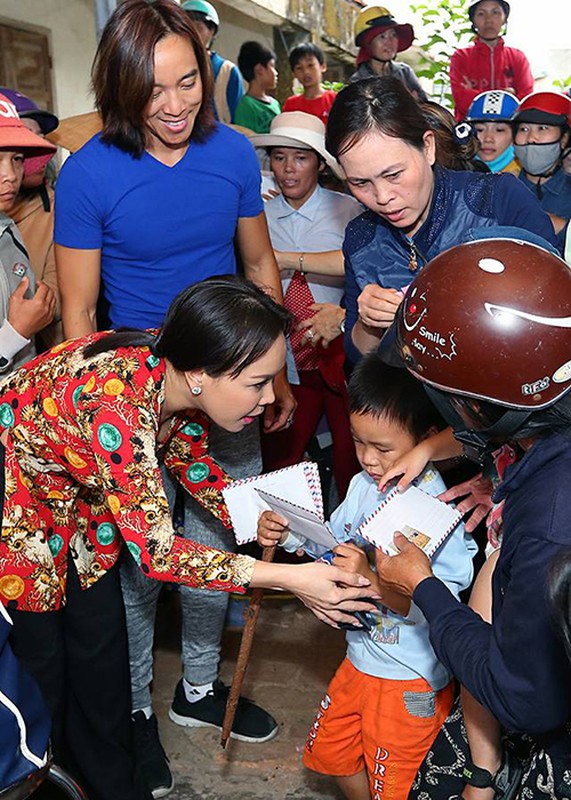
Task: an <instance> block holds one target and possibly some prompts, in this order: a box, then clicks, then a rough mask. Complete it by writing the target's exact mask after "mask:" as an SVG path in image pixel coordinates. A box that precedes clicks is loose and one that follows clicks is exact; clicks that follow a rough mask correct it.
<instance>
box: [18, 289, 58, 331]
mask: <svg viewBox="0 0 571 800" xmlns="http://www.w3.org/2000/svg"><path fill="white" fill-rule="evenodd" d="M29 288H30V279H29V278H26V277H24V278H22V280H21V281H20V283H19V284H18V285H17V286H16V288H15V289H14V291H13V292H12V294H11V295H10V299H9V301H8V322H9V323H10V325H11V326H12V327H13V328H14V330H15V331H17V332H18V333H19V334H20V336H24V337H25V338H26V339H31V338H32V336H33V335H34V334H35V333H37V332H38V331H41V330H42V328H45V327H46V325H49V324H50V322H51V321H52V320H53V318H54V314H55V309H56V299H55V295H54V293H53V292H52V290H51V289H50V287H49V286H47V285H46V284H45V283H43V282H42V281H38V285H37V287H36V293H35V295H34V296H33V297H32V298H30V299H28V298H27V297H24V295H25V294H26V292H27V291H28V289H29Z"/></svg>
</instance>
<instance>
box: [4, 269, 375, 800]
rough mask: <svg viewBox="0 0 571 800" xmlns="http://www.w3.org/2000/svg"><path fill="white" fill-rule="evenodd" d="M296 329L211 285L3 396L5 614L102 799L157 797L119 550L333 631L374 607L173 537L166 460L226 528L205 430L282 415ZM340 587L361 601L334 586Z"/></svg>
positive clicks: (78, 763) (263, 304) (247, 287)
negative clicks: (277, 594)
mask: <svg viewBox="0 0 571 800" xmlns="http://www.w3.org/2000/svg"><path fill="white" fill-rule="evenodd" d="M287 326H288V315H287V312H285V311H284V310H283V308H281V307H280V306H278V305H276V304H275V303H274V302H273V301H272V300H271V299H270V298H269V297H268V296H267V295H266V294H265V293H264V292H262V291H261V290H260V289H258V288H256V287H255V286H253V285H252V284H250V283H248V282H246V281H242V280H240V279H238V278H236V277H231V276H226V277H222V278H212V279H209V280H207V281H204V282H202V283H199V284H196V285H194V286H193V287H190V288H188V289H186V290H185V291H184V292H182V293H181V294H180V295H179V296H178V298H176V299H175V301H173V304H172V305H171V307H170V309H169V312H168V314H167V317H166V320H165V323H164V326H163V327H162V328H161V330H160V331H159V332H158V334H157V333H154V332H146V331H132V330H121V331H118V332H116V333H103V334H94V335H92V336H89V337H86V338H85V339H76V340H72V341H69V342H65V343H64V344H62V345H58V346H57V347H55V348H53V349H52V350H51V351H49V352H48V353H46V354H44V355H42V356H40V357H38V358H36V359H34V360H33V361H31V362H30V363H29V364H28V365H27V366H26V367H24V368H23V369H21V370H20V371H18V372H16V373H15V374H14V375H12V376H10V378H9V379H8V381H7V382H6V383H5V384H4V386H3V388H2V391H1V394H0V430H2V435H1V437H0V438H1V441H2V444H3V445H4V447H3V448H2V449H3V450H4V448H5V450H4V453H3V455H5V468H4V476H5V482H6V487H5V495H4V515H3V524H2V538H1V542H0V599H1V600H2V602H3V603H4V604H5V605H6V606H7V607H8V609H9V611H10V612H11V615H12V617H13V619H14V634H13V645H14V649H15V652H16V654H17V655H18V656H19V657H20V659H21V660H22V662H23V663H24V664H25V665H26V666H27V667H28V669H29V671H30V672H31V673H32V674H33V675H34V676H35V677H36V679H37V681H38V683H39V685H40V687H41V689H42V691H43V694H44V697H45V699H46V701H47V703H48V705H49V707H50V709H51V711H52V714H53V731H52V741H53V748H54V753H55V756H56V758H57V759H58V760H59V761H60V762H63V763H65V764H67V765H68V766H75V767H76V772H77V773H78V775H79V777H80V778H81V780H82V781H83V782H84V785H85V788H86V790H87V793H88V795H89V797H90V798H91V800H93V799H94V798H96V799H97V798H99V799H100V800H103V799H104V798H105V800H108V798H109V797H113V798H114V800H123V798H125V799H126V798H129V800H135V798H137V800H141V798H148V797H150V795H149V794H148V792H147V790H146V789H145V788H144V787H143V786H142V785H141V784H140V783H139V782H138V780H139V779H138V778H137V776H135V775H134V772H133V769H132V754H131V742H130V730H131V729H130V696H129V670H128V661H127V643H126V633H125V622H124V612H123V606H122V600H121V593H120V588H119V576H118V569H117V559H118V557H119V553H120V551H121V546H122V542H125V543H126V545H127V549H128V550H129V552H130V553H131V555H132V557H133V558H134V559H135V561H136V563H138V564H139V566H140V568H141V570H142V571H143V572H144V573H145V574H147V575H150V576H153V577H155V578H158V579H161V580H165V581H176V582H178V583H184V584H187V585H192V586H199V587H204V588H210V589H218V590H223V591H240V592H243V591H245V589H246V588H247V587H248V586H252V587H256V586H260V587H278V588H285V589H287V590H289V591H293V592H295V593H296V594H298V595H299V596H300V598H301V599H302V600H303V601H304V602H305V603H306V604H307V605H309V606H310V607H312V608H313V610H314V611H315V612H316V613H317V615H318V616H320V617H322V618H324V617H325V618H328V619H329V621H331V622H333V623H335V622H336V621H338V620H340V619H341V618H343V613H342V611H339V610H335V609H336V607H337V605H338V603H339V602H340V601H347V600H349V601H353V600H356V599H357V598H358V597H361V596H364V595H366V594H367V590H366V588H362V587H363V582H362V580H360V579H359V578H358V577H357V576H354V575H349V574H348V573H340V572H339V574H334V572H335V573H337V570H335V571H334V572H333V571H332V568H330V567H328V566H326V565H301V566H291V565H272V564H266V563H261V562H256V561H255V560H254V559H252V558H250V557H248V556H243V555H234V554H231V553H226V552H221V551H217V550H213V549H210V548H207V547H205V546H203V545H201V544H198V543H196V542H194V541H192V540H189V539H184V538H181V537H177V536H176V535H175V533H174V530H173V526H172V521H171V515H170V512H169V506H168V503H167V499H166V496H165V492H164V488H163V483H162V480H161V474H160V469H159V456H160V457H161V459H162V460H163V461H164V463H165V465H166V467H167V468H168V469H169V470H170V471H171V472H172V474H173V475H174V476H175V477H176V478H177V479H178V481H179V482H180V483H181V484H182V485H183V486H184V487H185V488H186V489H187V490H188V491H189V492H191V493H192V494H193V495H194V496H195V497H196V498H197V500H198V501H199V502H200V503H201V504H202V505H204V506H205V507H206V508H208V509H209V510H210V511H211V512H212V513H213V514H215V515H216V516H217V517H219V518H220V519H221V520H222V521H223V522H224V523H225V524H227V525H229V521H228V515H227V511H226V509H225V506H224V503H223V500H222V497H221V493H220V490H221V488H222V487H223V486H224V485H225V484H227V483H228V482H229V481H230V478H229V477H228V476H227V475H225V474H224V473H223V471H222V470H221V469H220V468H219V467H218V466H217V465H216V463H215V462H214V461H213V460H212V459H211V458H210V457H209V455H208V427H209V423H210V420H213V421H215V422H216V423H217V424H218V425H220V426H221V427H223V428H225V429H226V430H229V431H234V432H237V431H239V430H241V429H242V428H243V427H245V426H246V425H248V424H251V423H253V422H254V421H255V418H256V417H258V416H259V415H261V414H262V413H263V411H264V408H265V406H266V405H267V404H268V403H271V402H272V401H273V399H274V393H273V388H272V383H273V379H274V377H275V375H276V374H277V373H278V372H279V370H281V369H282V368H283V365H284V361H285V336H284V333H285V331H286V330H287ZM341 577H342V579H343V582H344V584H346V585H347V586H353V587H360V588H353V589H350V588H345V589H341V588H339V587H338V586H337V585H336V584H335V583H334V581H339V580H341ZM343 605H344V606H345V607H346V608H347V609H349V608H355V607H358V606H361V607H369V605H370V604H369V603H362V602H357V603H354V602H349V603H345V604H343ZM343 605H342V606H341V607H343ZM30 612H34V613H30ZM205 624H208V622H207V620H205Z"/></svg>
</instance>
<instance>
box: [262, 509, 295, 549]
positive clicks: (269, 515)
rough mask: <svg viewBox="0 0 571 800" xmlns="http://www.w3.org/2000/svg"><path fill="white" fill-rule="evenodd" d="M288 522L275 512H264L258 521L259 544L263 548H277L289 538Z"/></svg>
mask: <svg viewBox="0 0 571 800" xmlns="http://www.w3.org/2000/svg"><path fill="white" fill-rule="evenodd" d="M287 531H288V525H287V520H285V519H284V518H283V517H280V515H279V514H276V512H275V511H264V512H262V514H260V518H259V520H258V544H259V545H260V546H261V547H275V546H276V545H277V544H281V543H282V542H283V541H284V539H285V538H286V536H287Z"/></svg>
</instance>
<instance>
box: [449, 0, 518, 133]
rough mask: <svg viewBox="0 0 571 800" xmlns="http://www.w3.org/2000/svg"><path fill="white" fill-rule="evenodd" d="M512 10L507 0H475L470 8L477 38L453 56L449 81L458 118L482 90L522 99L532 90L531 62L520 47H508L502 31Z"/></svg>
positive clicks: (460, 118)
mask: <svg viewBox="0 0 571 800" xmlns="http://www.w3.org/2000/svg"><path fill="white" fill-rule="evenodd" d="M509 13H510V6H509V3H507V2H506V0H475V2H472V3H471V5H470V6H469V7H468V15H469V17H470V22H471V23H472V27H473V29H474V31H475V33H476V40H475V42H474V44H472V45H470V47H464V48H463V49H461V50H457V51H456V52H455V53H454V55H453V56H452V58H451V59H450V84H451V88H452V96H453V98H454V114H455V116H456V119H457V120H462V119H464V117H465V116H466V113H467V111H468V107H469V105H470V103H471V102H472V100H473V99H474V98H475V97H476V95H477V94H479V93H480V92H487V91H489V90H490V89H503V90H504V91H507V92H512V93H513V94H514V95H515V96H516V97H517V98H519V99H520V100H521V99H522V98H523V97H525V96H526V95H527V94H529V93H530V92H532V91H533V76H532V74H531V69H530V67H529V61H528V60H527V57H526V56H525V54H524V53H522V51H521V50H516V48H515V47H506V45H505V44H504V40H503V39H502V37H501V36H500V32H501V30H502V28H503V27H504V25H505V23H506V21H507V18H508V16H509Z"/></svg>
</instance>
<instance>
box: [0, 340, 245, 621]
mask: <svg viewBox="0 0 571 800" xmlns="http://www.w3.org/2000/svg"><path fill="white" fill-rule="evenodd" d="M105 335H107V334H95V335H94V336H90V337H86V338H85V339H75V340H72V341H70V342H64V343H63V344H62V345H58V346H57V347H55V348H53V349H52V350H50V351H49V352H47V353H44V354H43V355H41V356H39V357H37V358H35V359H33V360H32V361H30V362H29V363H28V364H27V365H26V366H25V367H24V368H22V369H21V370H19V371H17V372H16V373H13V374H12V375H10V376H9V378H8V379H7V380H6V381H5V382H4V384H3V385H2V387H1V389H0V434H1V433H2V432H3V431H5V430H8V437H7V445H6V462H5V477H6V492H5V499H4V515H3V522H2V535H1V540H0V600H1V601H2V602H3V603H4V604H5V605H7V606H8V607H11V608H17V609H18V610H24V611H49V610H54V609H57V608H59V607H60V606H61V605H63V604H65V591H66V578H67V562H68V557H71V558H72V559H73V560H74V562H75V566H76V568H77V571H78V574H79V578H80V581H81V585H82V587H83V588H84V589H87V588H88V587H89V586H91V585H92V584H93V583H95V582H96V581H97V580H98V579H99V578H100V577H101V576H102V575H104V574H105V572H106V570H108V569H109V568H110V567H111V566H112V565H113V564H114V563H115V562H116V561H117V558H118V556H119V552H120V550H121V546H122V542H123V541H124V542H125V543H126V545H127V547H128V549H129V551H130V552H131V555H132V556H133V558H134V559H135V561H136V562H137V563H138V564H139V566H140V568H141V569H142V570H143V572H144V573H145V574H146V575H148V576H149V577H153V578H157V579H159V580H164V581H175V582H177V583H184V584H187V585H189V586H198V587H208V588H210V589H221V590H224V591H236V590H237V591H244V589H245V587H246V586H247V585H248V583H249V580H250V578H251V575H252V571H253V565H254V561H253V559H251V558H249V557H247V556H237V555H233V554H231V553H225V552H221V551H219V550H213V549H211V548H208V547H205V546H203V545H201V544H198V543H197V542H193V541H190V540H188V539H184V538H182V537H179V536H176V535H175V532H174V530H173V525H172V520H171V514H170V511H169V507H168V503H167V499H166V495H165V492H164V489H163V483H162V480H161V473H160V468H159V456H160V458H161V459H162V461H164V464H165V465H166V467H167V468H168V469H169V470H170V472H171V473H172V474H173V475H174V476H175V478H176V479H177V480H178V481H179V482H180V483H181V484H182V485H183V486H184V487H185V488H186V489H187V490H188V491H189V492H190V493H191V494H192V495H193V496H194V497H195V498H196V499H197V500H198V501H199V502H200V503H201V504H202V505H203V506H204V507H205V508H207V509H208V510H209V511H211V512H212V513H213V514H214V515H215V516H216V517H218V518H219V519H220V520H222V522H223V523H224V524H225V525H227V526H228V527H229V519H228V513H227V510H226V507H225V505H224V502H223V500H222V496H221V493H220V490H221V487H223V486H224V485H225V484H227V483H228V482H229V481H230V478H229V477H228V476H227V475H226V474H225V473H224V472H223V471H222V470H221V469H220V467H219V466H218V465H217V464H216V463H215V462H214V461H213V459H212V458H210V456H209V455H208V426H209V421H208V419H207V418H206V417H204V415H202V414H199V413H189V414H188V415H179V416H176V417H174V418H173V419H172V421H171V425H170V428H169V430H168V433H167V436H166V437H165V438H164V440H163V441H162V442H161V443H160V444H159V443H158V432H159V421H160V412H161V408H162V404H163V402H164V379H165V363H164V361H163V360H160V359H158V358H156V357H155V356H153V355H152V354H151V352H150V350H149V349H148V348H146V347H129V348H120V349H118V350H115V351H111V352H108V353H101V354H100V355H97V356H95V357H93V358H90V359H85V358H84V356H83V349H84V347H85V345H86V344H87V343H88V342H90V341H93V340H94V339H97V338H99V337H101V336H105Z"/></svg>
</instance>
